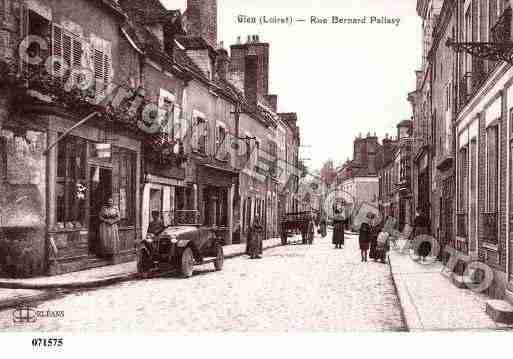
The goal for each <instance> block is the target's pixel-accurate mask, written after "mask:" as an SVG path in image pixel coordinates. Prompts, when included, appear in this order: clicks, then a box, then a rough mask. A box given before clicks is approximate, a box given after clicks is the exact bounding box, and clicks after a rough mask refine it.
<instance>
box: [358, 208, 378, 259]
mask: <svg viewBox="0 0 513 359" xmlns="http://www.w3.org/2000/svg"><path fill="white" fill-rule="evenodd" d="M373 218H374V214H373V213H368V214H367V220H368V222H369V223H372V219H373ZM369 223H367V222H363V223H362V224H361V226H360V234H359V236H358V242H359V244H360V252H361V255H362V262H367V252H368V251H369V245H370V239H371V236H372V227H371V225H370V224H369Z"/></svg>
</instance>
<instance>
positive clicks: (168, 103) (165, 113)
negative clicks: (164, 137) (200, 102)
mask: <svg viewBox="0 0 513 359" xmlns="http://www.w3.org/2000/svg"><path fill="white" fill-rule="evenodd" d="M161 110H162V131H163V132H164V133H167V134H168V135H169V136H170V137H171V138H173V139H174V138H175V128H174V118H173V117H174V113H175V105H174V103H173V101H172V100H171V99H168V98H164V99H163V101H162V109H161Z"/></svg>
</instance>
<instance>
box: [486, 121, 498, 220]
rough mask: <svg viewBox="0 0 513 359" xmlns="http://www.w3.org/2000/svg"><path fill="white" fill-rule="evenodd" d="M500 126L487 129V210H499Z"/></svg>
mask: <svg viewBox="0 0 513 359" xmlns="http://www.w3.org/2000/svg"><path fill="white" fill-rule="evenodd" d="M498 137H499V126H498V125H494V126H490V127H488V128H487V129H486V172H487V174H486V196H487V201H486V210H487V211H488V212H497V210H498V178H499V156H498V154H499V141H498Z"/></svg>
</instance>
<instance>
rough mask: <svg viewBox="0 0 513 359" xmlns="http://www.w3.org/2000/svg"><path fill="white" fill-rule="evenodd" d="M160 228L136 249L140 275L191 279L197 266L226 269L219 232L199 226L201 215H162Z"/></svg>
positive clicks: (175, 213) (192, 213)
mask: <svg viewBox="0 0 513 359" xmlns="http://www.w3.org/2000/svg"><path fill="white" fill-rule="evenodd" d="M162 218H164V220H163V221H162V226H161V228H160V229H159V230H158V231H156V232H157V233H148V234H147V235H146V238H144V239H143V240H142V241H141V242H140V243H139V245H138V248H137V270H138V272H139V273H141V274H149V273H155V272H171V271H177V270H178V272H179V273H180V274H181V275H182V276H183V277H185V278H188V277H191V276H192V273H193V267H194V266H195V265H200V264H206V263H213V264H214V268H215V270H216V271H220V270H221V269H222V268H223V262H224V253H223V246H222V245H223V243H222V239H220V237H219V236H218V235H217V233H216V228H214V227H209V226H203V225H200V224H198V223H199V213H198V211H174V212H173V213H164V214H163V215H162Z"/></svg>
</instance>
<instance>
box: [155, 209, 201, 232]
mask: <svg viewBox="0 0 513 359" xmlns="http://www.w3.org/2000/svg"><path fill="white" fill-rule="evenodd" d="M198 223H199V211H197V210H174V211H152V212H151V220H150V223H149V225H148V233H151V234H154V235H159V234H160V233H162V232H163V231H164V230H165V229H166V228H169V227H173V226H196V225H198Z"/></svg>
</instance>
